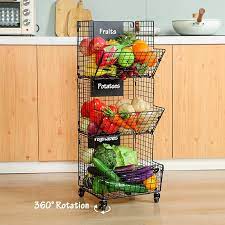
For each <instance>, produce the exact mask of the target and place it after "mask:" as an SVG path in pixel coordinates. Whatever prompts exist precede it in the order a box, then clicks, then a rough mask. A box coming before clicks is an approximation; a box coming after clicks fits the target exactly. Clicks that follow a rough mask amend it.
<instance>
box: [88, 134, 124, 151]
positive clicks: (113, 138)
mask: <svg viewBox="0 0 225 225" xmlns="http://www.w3.org/2000/svg"><path fill="white" fill-rule="evenodd" d="M103 143H107V144H110V145H116V146H118V145H120V136H119V135H117V134H114V135H108V136H96V137H89V138H88V148H97V147H98V146H99V145H101V144H103Z"/></svg>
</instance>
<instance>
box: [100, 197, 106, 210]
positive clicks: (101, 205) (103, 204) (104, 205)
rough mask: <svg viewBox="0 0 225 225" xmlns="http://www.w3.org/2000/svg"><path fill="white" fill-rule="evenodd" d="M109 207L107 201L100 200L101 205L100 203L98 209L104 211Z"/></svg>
mask: <svg viewBox="0 0 225 225" xmlns="http://www.w3.org/2000/svg"><path fill="white" fill-rule="evenodd" d="M106 208H107V201H104V200H103V201H100V202H99V205H98V209H100V210H102V211H105V210H106Z"/></svg>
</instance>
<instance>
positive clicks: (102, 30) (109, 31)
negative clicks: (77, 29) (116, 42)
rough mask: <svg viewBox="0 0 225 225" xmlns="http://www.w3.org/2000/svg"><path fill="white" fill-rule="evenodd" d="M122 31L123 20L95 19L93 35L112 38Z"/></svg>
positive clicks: (106, 38) (107, 38)
mask: <svg viewBox="0 0 225 225" xmlns="http://www.w3.org/2000/svg"><path fill="white" fill-rule="evenodd" d="M123 33H124V22H121V21H95V22H94V37H97V36H100V37H102V38H104V39H105V40H109V39H114V38H116V37H118V36H119V35H121V34H123Z"/></svg>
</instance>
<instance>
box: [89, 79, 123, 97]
mask: <svg viewBox="0 0 225 225" xmlns="http://www.w3.org/2000/svg"><path fill="white" fill-rule="evenodd" d="M123 89H124V87H123V80H121V79H119V78H113V79H104V78H98V79H94V78H93V79H92V85H91V96H92V97H101V96H123Z"/></svg>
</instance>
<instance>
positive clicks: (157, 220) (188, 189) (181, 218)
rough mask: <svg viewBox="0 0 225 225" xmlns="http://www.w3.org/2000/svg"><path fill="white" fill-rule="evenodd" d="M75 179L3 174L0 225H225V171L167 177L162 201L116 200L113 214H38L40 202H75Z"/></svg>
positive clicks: (51, 211) (144, 198)
mask: <svg viewBox="0 0 225 225" xmlns="http://www.w3.org/2000/svg"><path fill="white" fill-rule="evenodd" d="M76 184H77V176H76V175H75V174H38V175H31V174H27V175H0V225H28V224H29V225H70V224H71V225H74V224H75V225H76V224H81V225H94V224H96V225H127V224H129V225H133V224H135V225H167V224H168V225H224V224H225V171H201V172H195V171H193V172H166V174H165V179H164V185H163V191H162V193H161V201H160V203H159V204H154V203H153V199H152V196H151V195H147V196H142V197H135V199H132V200H128V199H125V200H124V199H123V200H114V201H110V202H109V203H110V206H111V207H112V211H111V212H109V213H107V214H105V215H102V214H100V213H96V212H94V210H93V206H94V205H95V204H96V203H98V200H97V199H96V198H94V197H92V196H90V195H89V194H86V195H85V202H86V203H89V204H90V207H91V208H90V209H89V210H69V209H64V210H59V209H55V208H52V209H48V210H35V209H34V208H33V207H34V201H61V202H63V203H66V202H70V203H74V202H76V201H80V199H79V198H78V196H77V194H76V193H77V185H76Z"/></svg>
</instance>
